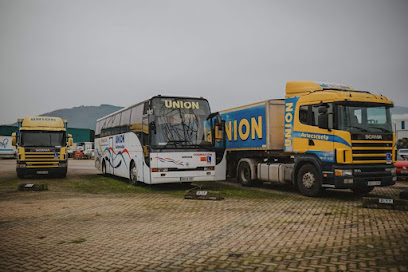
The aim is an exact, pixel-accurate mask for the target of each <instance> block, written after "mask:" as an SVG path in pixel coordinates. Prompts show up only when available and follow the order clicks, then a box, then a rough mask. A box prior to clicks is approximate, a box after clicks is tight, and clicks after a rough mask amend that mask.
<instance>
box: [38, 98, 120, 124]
mask: <svg viewBox="0 0 408 272" xmlns="http://www.w3.org/2000/svg"><path fill="white" fill-rule="evenodd" d="M122 108H123V107H118V106H113V105H107V104H102V105H100V106H79V107H74V108H71V109H60V110H55V111H51V112H47V113H44V114H41V115H42V116H54V117H61V118H63V119H66V120H67V121H68V127H70V128H89V129H93V130H95V123H96V120H97V119H99V118H101V117H103V116H105V115H108V114H111V113H112V112H115V111H117V110H120V109H122Z"/></svg>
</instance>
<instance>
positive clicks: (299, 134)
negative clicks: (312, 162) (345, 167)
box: [293, 103, 335, 162]
mask: <svg viewBox="0 0 408 272" xmlns="http://www.w3.org/2000/svg"><path fill="white" fill-rule="evenodd" d="M294 123H295V127H294V131H293V136H294V137H293V151H294V152H295V153H301V154H308V155H314V156H316V157H318V158H319V159H320V160H321V161H322V162H334V161H335V154H334V142H333V133H334V132H333V104H332V103H319V104H309V105H299V108H298V118H296V119H295V122H294Z"/></svg>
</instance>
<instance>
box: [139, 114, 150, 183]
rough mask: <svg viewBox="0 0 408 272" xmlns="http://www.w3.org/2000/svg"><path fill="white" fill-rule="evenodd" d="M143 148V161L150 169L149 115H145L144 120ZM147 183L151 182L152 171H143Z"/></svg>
mask: <svg viewBox="0 0 408 272" xmlns="http://www.w3.org/2000/svg"><path fill="white" fill-rule="evenodd" d="M142 148H143V160H144V164H146V166H147V167H150V152H149V115H148V114H145V115H143V119H142ZM141 175H143V178H144V181H145V183H149V182H150V171H143V172H142V173H141Z"/></svg>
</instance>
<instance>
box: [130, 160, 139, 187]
mask: <svg viewBox="0 0 408 272" xmlns="http://www.w3.org/2000/svg"><path fill="white" fill-rule="evenodd" d="M129 183H130V184H132V185H139V182H138V181H137V170H136V165H135V163H134V162H133V161H132V163H131V164H130V169H129Z"/></svg>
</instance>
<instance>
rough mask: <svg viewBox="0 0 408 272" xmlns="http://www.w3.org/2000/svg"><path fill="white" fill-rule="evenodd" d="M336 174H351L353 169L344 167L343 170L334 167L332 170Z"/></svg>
mask: <svg viewBox="0 0 408 272" xmlns="http://www.w3.org/2000/svg"><path fill="white" fill-rule="evenodd" d="M334 173H335V175H336V176H352V175H353V170H351V169H344V170H340V169H336V170H335V171H334Z"/></svg>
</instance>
